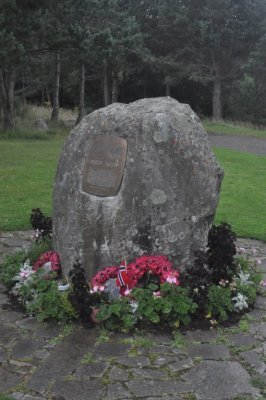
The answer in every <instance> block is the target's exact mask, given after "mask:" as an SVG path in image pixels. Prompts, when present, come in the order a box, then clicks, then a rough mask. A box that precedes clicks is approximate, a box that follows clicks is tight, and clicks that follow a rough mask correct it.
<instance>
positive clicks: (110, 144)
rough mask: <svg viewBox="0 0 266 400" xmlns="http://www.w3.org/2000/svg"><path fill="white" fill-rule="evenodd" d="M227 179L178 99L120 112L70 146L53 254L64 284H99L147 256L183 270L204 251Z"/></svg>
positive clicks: (99, 119) (97, 116) (85, 123)
mask: <svg viewBox="0 0 266 400" xmlns="http://www.w3.org/2000/svg"><path fill="white" fill-rule="evenodd" d="M222 177H223V172H222V170H221V168H220V167H219V165H218V164H217V162H216V160H215V157H214V155H213V154H212V152H211V149H210V145H209V142H208V138H207V134H206V132H205V131H204V129H203V127H202V125H201V123H200V120H199V118H198V117H197V115H196V114H195V113H194V112H193V111H192V110H191V108H190V107H189V106H188V105H186V104H180V103H179V102H178V101H176V100H174V99H172V98H170V97H163V98H155V99H143V100H139V101H136V102H134V103H130V104H119V103H116V104H112V105H110V106H108V107H106V108H103V109H100V110H97V111H95V112H93V113H91V114H89V115H88V116H86V117H85V118H84V119H83V120H82V121H81V123H80V124H79V125H78V126H77V127H75V128H74V129H73V130H72V132H71V134H70V136H69V137H68V138H67V140H66V142H65V145H64V148H63V151H62V154H61V156H60V160H59V163H58V168H57V174H56V180H55V188H54V204H53V206H54V215H53V225H54V246H55V249H56V250H57V251H58V252H59V254H60V256H61V259H62V265H63V272H64V274H65V275H67V274H68V273H69V271H70V270H71V269H72V267H73V263H74V262H75V261H76V260H77V259H78V260H79V261H80V262H81V264H82V265H83V266H84V268H85V271H86V274H87V276H88V278H89V277H91V276H92V275H93V274H95V272H96V271H97V270H99V269H102V268H103V267H106V266H110V265H117V264H119V262H120V261H121V260H122V259H127V260H128V261H130V260H131V259H133V258H135V257H138V256H140V255H142V254H165V255H167V256H168V257H169V258H170V259H171V260H172V261H173V263H174V266H175V267H176V268H178V269H181V270H182V269H185V268H186V267H187V266H189V265H191V263H192V262H193V260H194V253H195V252H196V251H198V250H201V249H204V248H205V247H206V242H207V234H208V231H209V228H210V225H211V223H212V221H213V218H214V215H215V210H216V207H217V203H218V199H219V190H220V185H221V181H222Z"/></svg>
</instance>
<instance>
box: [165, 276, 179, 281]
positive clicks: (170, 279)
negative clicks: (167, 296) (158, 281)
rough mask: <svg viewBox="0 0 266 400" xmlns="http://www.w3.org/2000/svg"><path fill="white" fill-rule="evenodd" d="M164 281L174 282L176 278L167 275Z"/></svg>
mask: <svg viewBox="0 0 266 400" xmlns="http://www.w3.org/2000/svg"><path fill="white" fill-rule="evenodd" d="M166 282H168V283H176V282H177V279H176V278H175V277H174V276H168V277H167V278H166Z"/></svg>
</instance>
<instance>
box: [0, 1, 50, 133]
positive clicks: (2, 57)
mask: <svg viewBox="0 0 266 400" xmlns="http://www.w3.org/2000/svg"><path fill="white" fill-rule="evenodd" d="M42 5H43V4H42V1H41V0H37V1H33V0H29V1H26V0H4V1H2V8H1V12H0V98H1V103H2V108H3V113H4V129H5V130H8V129H14V128H15V112H14V88H15V78H16V73H18V72H19V70H20V68H21V67H22V66H23V65H24V64H25V63H27V62H29V60H30V58H31V57H32V54H33V53H34V52H35V51H36V48H37V37H38V35H37V32H38V26H39V24H38V22H39V21H40V20H41V9H42Z"/></svg>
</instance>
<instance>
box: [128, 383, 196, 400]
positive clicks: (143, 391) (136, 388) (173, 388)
mask: <svg viewBox="0 0 266 400" xmlns="http://www.w3.org/2000/svg"><path fill="white" fill-rule="evenodd" d="M127 386H128V388H129V390H130V392H132V393H133V394H134V396H136V397H138V398H141V397H148V396H158V394H160V395H161V396H163V395H170V394H171V395H176V394H178V393H188V392H190V391H191V385H190V384H189V383H187V382H182V381H179V382H177V381H175V380H168V381H158V380H156V381H143V380H134V381H130V382H128V383H127Z"/></svg>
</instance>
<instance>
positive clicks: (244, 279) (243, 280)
mask: <svg viewBox="0 0 266 400" xmlns="http://www.w3.org/2000/svg"><path fill="white" fill-rule="evenodd" d="M238 279H239V281H240V284H241V285H252V284H253V282H252V281H251V280H250V274H245V272H243V271H240V272H239V274H238Z"/></svg>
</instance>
